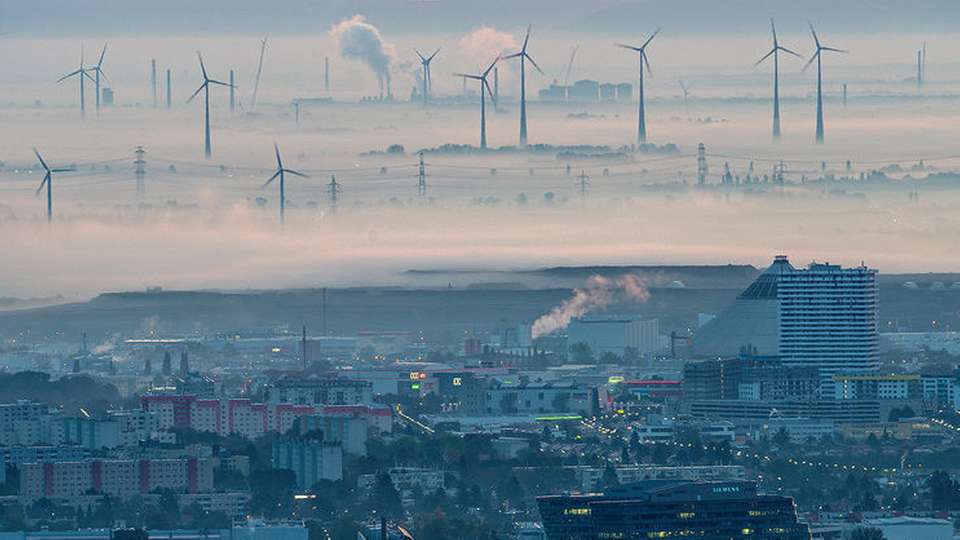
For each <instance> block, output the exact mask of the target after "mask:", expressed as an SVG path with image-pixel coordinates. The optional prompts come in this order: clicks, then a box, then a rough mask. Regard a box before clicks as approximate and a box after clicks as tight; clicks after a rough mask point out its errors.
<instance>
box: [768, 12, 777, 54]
mask: <svg viewBox="0 0 960 540" xmlns="http://www.w3.org/2000/svg"><path fill="white" fill-rule="evenodd" d="M770 30H771V31H772V32H773V46H774V48H776V46H777V25H775V24H773V17H770Z"/></svg>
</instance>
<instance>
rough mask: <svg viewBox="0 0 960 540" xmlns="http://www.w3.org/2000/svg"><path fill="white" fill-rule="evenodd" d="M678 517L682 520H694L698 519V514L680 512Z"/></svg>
mask: <svg viewBox="0 0 960 540" xmlns="http://www.w3.org/2000/svg"><path fill="white" fill-rule="evenodd" d="M677 517H678V518H680V519H693V518H695V517H697V514H696V512H680V513H679V514H677Z"/></svg>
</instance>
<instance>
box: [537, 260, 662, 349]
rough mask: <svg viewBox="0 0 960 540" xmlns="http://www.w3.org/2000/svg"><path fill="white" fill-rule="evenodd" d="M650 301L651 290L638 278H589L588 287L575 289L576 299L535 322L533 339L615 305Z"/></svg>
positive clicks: (563, 303) (627, 276) (625, 276)
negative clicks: (617, 303)
mask: <svg viewBox="0 0 960 540" xmlns="http://www.w3.org/2000/svg"><path fill="white" fill-rule="evenodd" d="M649 298H650V291H649V290H647V287H646V284H645V283H644V281H643V279H641V278H640V277H639V276H636V275H633V274H626V275H623V276H620V277H618V278H616V279H609V278H605V277H603V276H590V278H589V279H587V283H586V286H584V287H583V288H582V289H574V290H573V296H571V297H570V298H568V299H566V300H564V301H563V302H561V303H560V305H559V306H557V307H555V308H553V309H552V310H550V313H547V314H546V315H543V316H542V317H540V318H539V319H537V320H536V321H535V322H534V323H533V337H534V338H538V337H540V336H545V335H547V334H552V333H553V332H556V331H557V330H562V329H564V328H566V327H567V326H568V325H569V324H570V321H571V320H572V319H574V318H575V317H582V316H584V315H586V314H587V313H590V312H592V311H596V310H599V309H605V308H606V307H607V306H609V305H610V304H613V303H615V302H622V301H627V300H629V301H633V302H646V301H647V300H648V299H649Z"/></svg>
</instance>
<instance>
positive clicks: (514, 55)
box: [503, 51, 523, 60]
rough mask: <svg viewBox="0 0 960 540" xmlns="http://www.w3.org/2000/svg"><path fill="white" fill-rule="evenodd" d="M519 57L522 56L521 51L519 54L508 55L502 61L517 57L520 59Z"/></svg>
mask: <svg viewBox="0 0 960 540" xmlns="http://www.w3.org/2000/svg"><path fill="white" fill-rule="evenodd" d="M521 56H523V51H520V52H518V53H513V54H508V55H506V56H504V57H503V59H504V60H510V59H511V58H519V57H521Z"/></svg>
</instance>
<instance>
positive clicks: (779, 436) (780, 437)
mask: <svg viewBox="0 0 960 540" xmlns="http://www.w3.org/2000/svg"><path fill="white" fill-rule="evenodd" d="M773 443H774V444H776V445H777V446H787V445H788V444H790V434H789V433H787V428H780V429H779V430H778V431H777V432H776V433H775V434H774V436H773Z"/></svg>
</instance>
